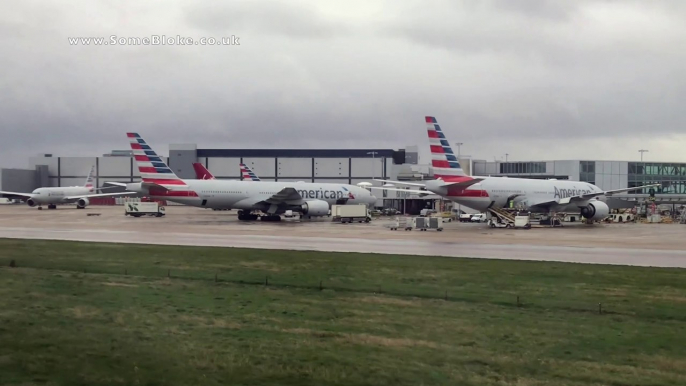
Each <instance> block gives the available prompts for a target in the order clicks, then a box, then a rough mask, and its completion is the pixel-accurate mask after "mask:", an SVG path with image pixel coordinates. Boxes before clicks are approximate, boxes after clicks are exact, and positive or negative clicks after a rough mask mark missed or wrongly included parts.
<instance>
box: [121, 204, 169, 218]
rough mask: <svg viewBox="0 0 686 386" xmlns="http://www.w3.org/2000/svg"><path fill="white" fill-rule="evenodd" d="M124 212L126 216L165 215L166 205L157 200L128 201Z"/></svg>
mask: <svg viewBox="0 0 686 386" xmlns="http://www.w3.org/2000/svg"><path fill="white" fill-rule="evenodd" d="M124 208H125V209H124V214H125V215H126V216H133V217H141V216H155V217H162V216H164V215H165V211H164V206H162V205H160V204H159V203H157V202H127V203H125V204H124Z"/></svg>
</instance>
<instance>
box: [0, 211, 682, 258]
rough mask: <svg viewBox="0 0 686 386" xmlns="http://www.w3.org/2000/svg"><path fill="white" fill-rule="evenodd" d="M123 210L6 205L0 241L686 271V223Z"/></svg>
mask: <svg viewBox="0 0 686 386" xmlns="http://www.w3.org/2000/svg"><path fill="white" fill-rule="evenodd" d="M123 212H124V211H123V208H122V207H100V208H98V207H89V208H87V209H86V210H75V209H73V208H71V207H67V206H65V207H60V208H59V209H57V210H51V211H48V210H43V211H37V210H35V209H31V208H27V207H25V206H0V237H9V238H24V239H51V240H73V241H93V242H117V243H139V244H164V245H193V246H213V247H240V248H264V249H290V250H316V251H330V252H365V253H383V254H404V255H420V256H421V255H424V256H427V255H434V256H449V257H471V258H496V259H512V260H539V261H561V262H575V263H596V264H621V265H636V266H655V267H681V268H685V267H686V240H684V237H682V236H681V235H682V234H683V232H684V231H686V226H683V225H678V224H612V225H596V226H585V225H573V226H566V227H564V228H556V229H532V230H506V229H490V228H487V227H486V226H485V225H484V224H458V223H449V224H446V226H445V230H444V231H443V232H435V231H433V232H432V231H428V232H419V231H411V232H404V231H390V230H389V229H388V228H387V226H388V224H389V223H390V222H391V219H379V220H375V221H373V222H372V223H370V224H345V225H344V224H337V223H331V221H330V220H329V219H319V220H316V221H305V222H297V221H296V222H291V221H288V222H281V223H261V222H259V221H256V222H239V221H238V220H237V219H236V216H235V214H232V213H231V212H215V211H209V210H203V209H196V208H187V207H168V208H167V213H168V215H167V216H165V217H162V218H153V217H144V218H131V217H125V216H124V215H123ZM89 213H90V214H99V215H98V216H87V214H89Z"/></svg>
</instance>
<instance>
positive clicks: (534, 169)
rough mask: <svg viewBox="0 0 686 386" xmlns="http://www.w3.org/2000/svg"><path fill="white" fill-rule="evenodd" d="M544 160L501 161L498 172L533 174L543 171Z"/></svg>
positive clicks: (544, 170)
mask: <svg viewBox="0 0 686 386" xmlns="http://www.w3.org/2000/svg"><path fill="white" fill-rule="evenodd" d="M545 165H546V163H545V162H502V163H501V164H500V174H535V173H545V172H546V169H545Z"/></svg>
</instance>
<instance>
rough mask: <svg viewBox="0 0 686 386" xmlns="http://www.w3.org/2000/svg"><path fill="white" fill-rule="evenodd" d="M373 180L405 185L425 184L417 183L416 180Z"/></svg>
mask: <svg viewBox="0 0 686 386" xmlns="http://www.w3.org/2000/svg"><path fill="white" fill-rule="evenodd" d="M374 181H379V182H385V183H387V184H396V185H407V186H422V187H423V186H426V185H425V184H419V183H416V182H404V181H392V180H378V179H376V178H375V179H374Z"/></svg>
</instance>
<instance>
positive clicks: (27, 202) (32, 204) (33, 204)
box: [26, 198, 37, 208]
mask: <svg viewBox="0 0 686 386" xmlns="http://www.w3.org/2000/svg"><path fill="white" fill-rule="evenodd" d="M26 205H28V206H30V207H32V208H33V207H34V206H36V205H37V204H36V201H34V200H33V198H29V199H28V200H26Z"/></svg>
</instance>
